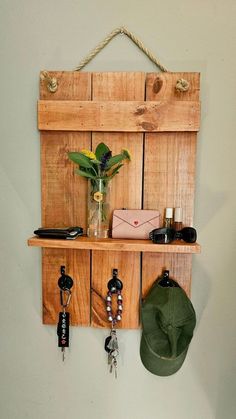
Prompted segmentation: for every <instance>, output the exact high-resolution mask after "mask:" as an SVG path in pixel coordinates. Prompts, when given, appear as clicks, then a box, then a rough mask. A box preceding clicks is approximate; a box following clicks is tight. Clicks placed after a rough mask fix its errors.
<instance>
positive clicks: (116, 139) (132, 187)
mask: <svg viewBox="0 0 236 419" xmlns="http://www.w3.org/2000/svg"><path fill="white" fill-rule="evenodd" d="M144 95H145V74H144V73H94V74H93V100H95V101H98V100H102V101H108V100H112V101H114V100H117V101H126V100H144V98H145V96H144ZM101 141H104V142H105V143H106V144H108V146H109V147H110V148H111V150H112V151H113V154H116V153H119V152H120V151H121V149H122V148H127V149H128V150H129V151H130V153H131V156H132V161H131V162H130V163H128V164H125V166H124V167H122V168H121V170H120V173H119V174H118V175H117V176H115V177H114V179H112V183H111V198H110V204H111V210H113V209H115V208H124V207H125V208H134V209H135V208H136V209H139V208H141V202H142V164H143V158H142V155H143V135H142V134H140V133H111V132H109V133H103V134H102V135H101V133H96V132H94V133H93V134H92V148H93V150H94V149H95V147H96V145H97V144H98V143H99V142H101ZM104 257H105V256H104ZM107 257H109V269H110V271H109V272H108V271H107V267H106V264H101V252H99V251H93V252H92V264H93V271H92V325H93V326H95V327H96V326H98V327H101V323H102V324H104V325H106V327H109V324H108V323H107V322H106V323H104V321H102V322H101V321H100V319H104V304H103V301H102V300H101V298H102V297H103V298H104V293H105V294H106V290H107V289H106V286H107V280H108V278H109V277H110V275H111V269H112V268H117V269H118V270H119V272H120V270H121V273H120V278H121V279H122V280H123V278H122V275H123V276H124V277H125V278H128V276H127V273H130V272H131V271H132V278H133V279H132V282H131V281H129V282H127V281H128V280H127V279H126V287H125V289H124V298H125V300H126V301H129V299H130V295H132V305H128V306H127V307H126V309H125V314H124V317H123V320H122V327H125V328H135V327H138V324H139V314H138V307H139V295H140V263H139V260H140V255H139V254H138V253H135V254H133V253H125V252H120V251H117V252H109V253H108V255H107ZM131 264H132V265H133V266H131ZM124 267H126V270H127V273H126V271H124V272H123V269H124ZM95 272H98V274H97V275H95ZM108 273H109V275H108ZM121 274H122V275H121ZM101 291H102V293H101ZM99 295H100V297H99ZM99 301H100V303H99ZM134 307H136V309H135V310H136V312H135V311H134ZM105 318H106V312H105Z"/></svg>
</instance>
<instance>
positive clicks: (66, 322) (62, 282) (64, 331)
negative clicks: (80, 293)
mask: <svg viewBox="0 0 236 419" xmlns="http://www.w3.org/2000/svg"><path fill="white" fill-rule="evenodd" d="M58 286H59V288H60V304H61V307H62V310H63V311H61V312H60V313H59V320H58V325H57V335H58V347H59V348H61V351H62V361H64V360H65V348H68V347H69V327H70V313H69V312H68V311H66V309H67V308H68V306H69V304H70V300H71V288H72V286H73V279H72V278H71V277H70V276H69V275H66V273H65V266H61V277H60V278H59V280H58Z"/></svg>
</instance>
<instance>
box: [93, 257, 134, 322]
mask: <svg viewBox="0 0 236 419" xmlns="http://www.w3.org/2000/svg"><path fill="white" fill-rule="evenodd" d="M127 262H128V263H127ZM113 268H117V269H118V277H119V278H120V279H121V280H122V283H123V290H122V295H123V316H122V321H120V322H118V323H117V328H122V329H134V328H137V327H138V324H139V297H140V276H139V272H140V255H139V253H133V252H128V253H126V254H125V255H124V254H122V253H120V252H99V251H97V252H95V254H94V256H93V262H92V276H93V282H92V326H95V327H107V328H109V327H110V326H111V324H110V322H108V321H107V312H106V305H105V298H106V295H107V291H108V288H107V283H108V281H109V280H110V279H111V278H112V269H113ZM112 309H113V314H114V313H115V312H116V310H117V306H116V299H114V303H113V305H112Z"/></svg>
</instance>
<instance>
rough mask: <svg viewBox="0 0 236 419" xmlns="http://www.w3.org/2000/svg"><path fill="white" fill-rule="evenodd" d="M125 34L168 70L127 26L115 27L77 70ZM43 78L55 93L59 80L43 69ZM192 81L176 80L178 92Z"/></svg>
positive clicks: (183, 89) (154, 61) (186, 89)
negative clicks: (120, 35) (118, 36)
mask: <svg viewBox="0 0 236 419" xmlns="http://www.w3.org/2000/svg"><path fill="white" fill-rule="evenodd" d="M118 34H125V35H127V36H128V37H129V38H130V39H131V40H132V41H133V42H134V43H135V44H136V45H137V47H138V48H139V49H140V50H141V51H143V52H144V54H146V56H147V57H148V58H149V59H150V60H151V61H152V62H153V63H154V64H155V65H156V66H157V67H158V68H159V69H160V70H161V71H163V72H167V71H168V70H167V69H166V68H165V67H164V66H163V65H162V64H161V63H160V62H159V61H158V60H157V58H156V57H155V56H154V55H153V54H152V53H151V52H150V51H149V50H148V49H147V48H146V47H145V46H144V45H143V43H142V42H141V41H140V40H139V39H138V38H136V36H134V35H133V34H132V33H131V32H129V31H128V30H127V29H126V28H124V27H121V28H117V29H114V30H113V31H112V32H111V33H110V34H109V35H108V36H107V37H106V38H105V39H104V40H103V41H102V42H100V43H99V44H98V45H97V46H96V47H95V48H94V49H93V50H92V51H91V52H90V53H89V54H88V55H87V56H86V57H85V58H84V59H83V60H82V61H81V62H80V64H79V65H78V67H76V69H75V71H80V70H81V69H82V68H83V67H85V66H86V64H88V63H89V62H90V61H91V60H92V59H93V58H94V57H95V55H97V54H98V53H99V52H100V51H101V50H102V49H103V48H104V47H105V46H106V45H107V44H108V43H109V42H110V41H111V40H112V39H113V38H114V37H115V36H116V35H118ZM41 79H42V80H44V81H45V82H46V85H47V89H48V91H49V92H51V93H55V92H56V90H57V88H58V82H57V79H56V78H55V77H50V75H49V74H48V72H47V71H43V72H42V74H41ZM189 87H190V83H189V82H188V81H187V80H185V79H179V80H177V82H176V86H175V88H176V90H177V91H178V92H187V91H188V90H189Z"/></svg>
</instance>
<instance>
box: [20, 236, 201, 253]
mask: <svg viewBox="0 0 236 419" xmlns="http://www.w3.org/2000/svg"><path fill="white" fill-rule="evenodd" d="M28 244H29V246H35V247H47V248H57V249H81V250H85V249H87V250H103V251H111V250H112V251H119V252H151V253H187V254H189V253H200V251H201V247H200V245H199V244H198V243H185V242H184V241H182V240H181V241H180V240H177V241H174V242H172V243H170V244H153V243H152V242H151V241H150V240H129V239H111V238H108V239H100V240H98V239H93V238H89V237H79V238H77V239H75V240H55V239H41V238H38V237H32V238H31V239H29V240H28Z"/></svg>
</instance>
